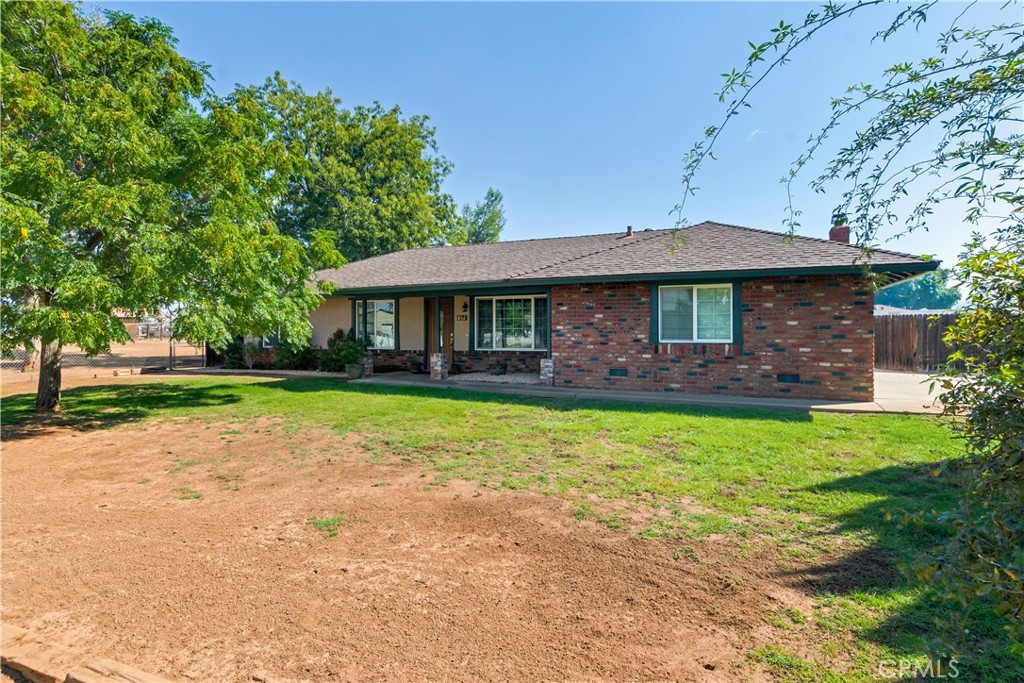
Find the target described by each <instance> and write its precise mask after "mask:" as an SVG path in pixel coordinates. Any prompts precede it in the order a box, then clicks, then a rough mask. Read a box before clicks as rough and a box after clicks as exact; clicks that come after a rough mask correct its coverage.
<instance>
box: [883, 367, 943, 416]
mask: <svg viewBox="0 0 1024 683" xmlns="http://www.w3.org/2000/svg"><path fill="white" fill-rule="evenodd" d="M931 383H932V382H931V375H926V374H922V373H917V372H892V371H889V370H875V403H877V404H878V406H879V407H880V408H881V409H882V410H883V411H885V412H887V413H941V412H942V404H941V403H939V399H938V396H937V394H938V392H939V387H935V393H929V388H930V385H931Z"/></svg>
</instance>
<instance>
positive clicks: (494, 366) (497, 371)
mask: <svg viewBox="0 0 1024 683" xmlns="http://www.w3.org/2000/svg"><path fill="white" fill-rule="evenodd" d="M487 370H488V372H490V373H491V374H492V375H504V374H505V373H507V372H508V363H491V364H490V365H488V366H487Z"/></svg>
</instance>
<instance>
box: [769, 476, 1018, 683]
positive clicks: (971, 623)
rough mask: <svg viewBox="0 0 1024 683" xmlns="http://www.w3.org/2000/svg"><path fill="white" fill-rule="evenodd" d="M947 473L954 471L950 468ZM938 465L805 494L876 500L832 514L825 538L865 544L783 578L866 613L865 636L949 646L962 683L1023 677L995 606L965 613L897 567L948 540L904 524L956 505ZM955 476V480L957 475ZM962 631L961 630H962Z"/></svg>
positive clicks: (932, 529)
mask: <svg viewBox="0 0 1024 683" xmlns="http://www.w3.org/2000/svg"><path fill="white" fill-rule="evenodd" d="M949 465H950V467H949V469H948V470H945V471H953V472H955V471H956V464H955V463H949ZM940 469H943V468H942V467H941V465H939V464H936V463H931V464H928V465H917V464H915V465H892V466H889V467H883V468H879V469H877V470H873V471H871V472H866V473H864V474H859V475H854V476H849V477H843V478H840V479H836V480H834V481H830V482H828V483H826V484H819V485H816V486H811V487H808V488H807V489H805V490H806V491H807V492H810V493H814V494H819V495H822V496H826V497H828V496H834V495H837V494H839V495H849V494H857V495H865V496H868V497H870V498H871V500H872V502H870V503H868V504H866V505H863V506H861V507H858V508H856V509H854V510H850V511H848V512H843V513H839V514H836V515H834V516H833V517H832V521H833V522H834V523H835V524H834V525H833V526H831V527H830V528H829V529H828V530H827V531H823V532H822V534H823V535H825V534H828V535H844V536H847V537H850V536H852V537H859V538H867V539H869V542H868V544H867V545H866V546H864V547H861V548H858V549H856V550H853V551H851V552H848V553H846V554H843V555H841V556H838V557H837V556H836V555H831V556H829V557H828V558H827V559H826V561H824V562H821V563H819V564H812V565H811V566H804V567H801V568H800V569H797V570H794V571H787V572H781V573H780V574H779V576H781V577H783V578H784V579H786V580H788V581H789V582H790V583H791V585H793V586H794V587H796V588H798V589H801V590H804V591H806V592H808V593H811V594H817V595H819V596H826V597H828V596H846V597H849V598H851V599H852V600H853V602H854V603H856V604H859V605H861V606H863V607H864V608H865V609H866V610H867V613H869V614H870V613H874V612H875V611H881V612H882V613H883V614H884V617H883V618H882V619H881V620H878V619H867V620H865V621H864V622H862V623H858V621H857V618H856V617H853V618H851V627H852V628H853V629H854V630H856V631H857V632H858V634H859V636H860V637H862V638H864V639H866V640H869V641H872V642H875V643H877V644H880V645H884V646H886V647H889V648H892V649H894V650H896V651H901V652H906V653H908V654H916V655H921V654H923V653H925V652H926V651H927V650H928V649H929V648H931V647H935V646H936V644H938V643H946V644H951V645H952V646H953V647H954V650H955V653H956V654H957V656H958V657H960V660H961V662H962V665H961V671H963V672H964V674H965V675H964V676H963V677H961V680H1024V658H1021V657H1019V656H1017V655H1014V654H1012V653H1011V652H1010V643H1009V641H1008V639H1007V638H1006V633H1005V631H1004V630H1003V625H1004V623H1005V622H1003V621H1002V620H1001V619H1000V618H999V617H996V616H995V614H994V612H993V611H992V609H991V606H990V605H988V604H984V603H978V604H976V605H974V606H973V608H972V610H971V612H970V614H969V616H967V618H966V621H964V619H965V613H964V611H963V610H962V609H961V608H960V607H959V606H958V605H955V604H952V603H950V602H949V601H946V600H942V599H939V598H938V597H937V594H936V592H935V591H934V590H932V589H931V588H929V587H927V586H924V585H923V584H921V583H919V582H918V581H917V580H916V579H913V578H909V577H907V576H906V575H905V574H904V573H903V571H901V569H900V565H903V564H905V563H909V562H910V561H911V560H912V559H913V558H914V557H915V556H916V555H919V554H921V553H923V552H925V551H928V550H930V549H932V548H934V547H935V546H937V545H940V544H942V543H944V542H945V541H946V540H947V538H948V532H947V531H946V529H945V528H943V527H942V526H941V525H939V524H938V523H935V522H926V523H914V524H910V523H908V524H906V525H903V524H901V523H900V520H901V519H905V518H907V517H908V516H909V515H913V514H915V513H920V512H941V511H943V510H950V509H952V508H954V507H955V506H956V505H957V496H958V495H959V491H960V488H959V486H958V485H957V483H956V481H955V480H954V479H953V478H946V477H945V476H943V477H939V476H933V474H932V472H933V471H936V470H940ZM952 476H953V477H955V475H952ZM961 627H963V628H961Z"/></svg>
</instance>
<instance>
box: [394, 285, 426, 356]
mask: <svg viewBox="0 0 1024 683" xmlns="http://www.w3.org/2000/svg"><path fill="white" fill-rule="evenodd" d="M398 343H399V345H400V346H401V347H402V350H403V351H422V350H423V297H421V296H414V297H408V298H404V299H399V300H398Z"/></svg>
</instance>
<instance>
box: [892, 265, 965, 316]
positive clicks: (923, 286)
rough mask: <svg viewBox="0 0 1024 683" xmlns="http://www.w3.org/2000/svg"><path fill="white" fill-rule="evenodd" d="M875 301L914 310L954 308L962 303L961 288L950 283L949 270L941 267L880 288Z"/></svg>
mask: <svg viewBox="0 0 1024 683" xmlns="http://www.w3.org/2000/svg"><path fill="white" fill-rule="evenodd" d="M875 303H876V304H885V305H886V306H895V307H897V308H909V309H912V310H914V309H922V308H931V309H943V308H952V307H953V306H956V305H957V304H958V303H960V290H959V289H957V288H956V287H954V286H953V285H950V284H949V271H948V270H945V269H942V268H940V269H939V270H933V271H932V272H930V273H925V274H924V275H922V276H921V277H915V278H914V279H912V280H906V281H904V282H900V283H899V284H895V285H892V286H891V287H886V288H885V289H882V290H880V291H879V292H878V293H877V294H875Z"/></svg>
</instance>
